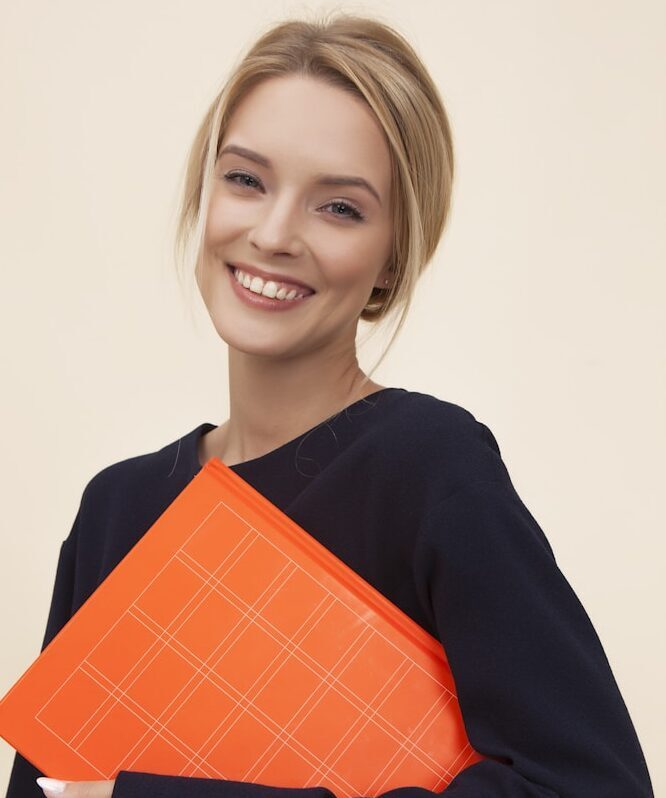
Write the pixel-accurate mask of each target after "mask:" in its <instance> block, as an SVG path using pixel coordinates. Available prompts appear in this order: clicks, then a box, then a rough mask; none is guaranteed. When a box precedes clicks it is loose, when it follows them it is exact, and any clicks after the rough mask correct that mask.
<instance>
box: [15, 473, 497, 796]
mask: <svg viewBox="0 0 666 798" xmlns="http://www.w3.org/2000/svg"><path fill="white" fill-rule="evenodd" d="M0 735H1V736H2V737H4V738H5V740H6V741H7V742H8V743H9V744H10V745H11V746H12V747H14V748H15V749H17V750H18V751H20V752H21V754H22V755H23V756H24V757H25V758H26V759H28V760H29V761H30V762H32V763H33V764H34V765H35V766H36V767H37V768H39V770H41V771H42V772H43V773H45V774H46V775H48V776H50V777H53V778H57V779H65V780H68V779H69V780H98V779H112V778H114V777H115V776H116V775H117V773H118V771H119V770H133V771H142V772H147V773H161V774H166V775H176V776H193V777H203V778H216V779H228V780H235V781H250V782H255V783H259V784H267V785H273V786H280V787H311V786H323V787H327V788H328V789H330V790H331V791H332V792H333V793H334V794H335V795H337V796H339V798H348V797H349V796H358V795H364V796H376V795H378V794H380V793H382V792H384V791H386V790H389V789H392V788H395V787H399V786H408V785H410V786H421V787H424V788H427V789H430V790H442V789H443V788H444V787H446V786H447V785H448V784H449V782H450V781H451V780H452V779H453V778H454V777H455V776H456V775H457V774H458V773H459V772H460V771H461V770H463V769H464V768H465V767H467V766H469V765H470V764H472V763H474V762H477V761H480V760H481V759H483V757H482V756H481V755H480V754H479V753H478V752H476V751H475V750H474V749H473V748H472V747H471V745H470V743H469V741H468V739H467V736H466V733H465V728H464V725H463V720H462V716H461V713H460V708H459V705H458V700H457V697H456V690H455V685H454V682H453V678H452V675H451V671H450V669H449V666H448V663H447V660H446V657H445V654H444V651H443V649H442V646H441V644H440V643H439V642H438V641H437V640H435V639H434V638H433V637H431V636H430V635H429V634H428V633H427V632H425V631H424V630H423V629H422V628H421V627H420V626H419V625H418V624H416V623H415V622H414V621H413V620H412V619H411V618H409V617H408V616H407V615H405V614H404V613H403V612H402V611H401V610H400V609H398V608H397V607H396V606H395V605H393V604H392V603H391V602H390V601H388V600H387V599H386V598H385V597H384V596H383V595H381V594H380V593H379V592H378V591H377V590H375V589H374V588H373V587H372V586H371V585H369V584H368V583H367V582H366V581H365V580H363V579H362V578H361V577H360V576H359V575H358V574H357V573H355V572H354V571H353V570H352V569H351V568H349V567H348V566H347V565H345V564H344V563H343V562H341V561H340V560H339V559H338V558H337V557H335V556H334V555H333V554H332V553H331V552H330V551H329V550H328V549H326V548H325V547H324V546H322V545H321V544H320V543H319V542H318V541H316V540H315V539H314V538H313V537H311V536H310V535H309V534H308V533H307V532H306V531H305V530H304V529H302V528H301V527H300V526H298V525H297V524H296V523H295V522H294V521H292V520H291V519H290V518H289V517H288V516H287V515H285V514H284V513H283V512H282V511H281V510H280V509H279V508H277V507H276V506H275V505H274V504H272V503H271V502H270V501H269V500H268V499H266V498H265V497H264V496H262V495H261V494H260V493H259V492H258V491H256V490H255V489H254V488H253V487H252V486H251V485H249V484H248V483H247V482H245V480H243V479H242V478H241V477H239V476H238V475H237V474H236V473H235V472H234V471H232V470H231V469H230V468H228V467H227V466H226V465H224V464H223V463H222V462H221V461H220V460H219V459H217V458H211V459H210V460H209V461H208V462H207V463H206V465H205V466H204V467H203V468H202V469H201V471H199V473H198V474H197V475H196V476H195V477H194V478H193V479H192V480H191V481H190V482H189V484H188V485H187V486H186V487H185V489H184V490H183V491H182V492H181V493H180V494H179V495H178V496H177V497H176V499H175V500H174V501H173V502H172V503H171V505H170V506H169V507H168V508H167V509H166V510H165V511H164V512H163V513H162V515H161V516H160V517H159V518H158V519H157V521H156V522H155V523H154V524H153V525H152V526H151V527H150V529H149V530H148V531H147V532H146V534H145V535H144V536H143V537H142V538H141V539H140V540H139V542H138V543H137V544H136V545H135V546H134V547H133V548H132V550H131V551H130V552H129V553H128V554H127V556H126V557H125V558H124V559H123V560H122V561H121V562H120V563H119V564H118V566H117V567H116V568H115V569H114V570H113V571H112V572H111V573H110V574H109V576H108V577H107V578H106V579H105V580H104V582H102V584H101V585H100V586H99V587H98V588H97V590H95V592H94V593H93V594H92V595H91V596H90V597H89V598H88V600H87V601H86V602H85V603H84V604H83V605H82V606H81V607H80V609H79V610H78V611H77V612H76V613H75V615H74V616H72V618H71V619H70V620H69V621H68V622H67V623H66V624H65V626H64V627H63V628H62V629H61V630H60V632H59V633H58V634H57V635H56V636H55V637H54V638H53V640H52V641H51V642H50V643H49V645H48V646H47V647H46V648H45V649H44V650H43V651H42V653H41V654H40V655H39V657H38V658H37V659H36V660H35V661H34V662H33V664H32V665H31V666H30V667H29V668H28V670H27V671H26V672H25V673H24V674H23V676H22V677H21V678H20V679H19V680H18V681H17V682H16V684H15V685H14V686H13V687H12V688H11V689H10V690H9V692H8V693H7V694H6V695H5V696H4V698H3V699H2V701H0Z"/></svg>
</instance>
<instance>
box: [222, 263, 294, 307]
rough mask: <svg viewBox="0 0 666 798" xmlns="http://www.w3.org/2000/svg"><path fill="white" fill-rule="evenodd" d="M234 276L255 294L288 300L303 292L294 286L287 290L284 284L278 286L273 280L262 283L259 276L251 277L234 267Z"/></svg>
mask: <svg viewBox="0 0 666 798" xmlns="http://www.w3.org/2000/svg"><path fill="white" fill-rule="evenodd" d="M234 277H235V278H236V281H237V282H239V283H240V284H241V285H242V286H243V287H244V288H249V289H250V291H252V292H253V293H255V294H261V295H262V296H266V297H269V298H270V299H280V300H290V299H296V298H299V299H300V298H301V297H303V296H305V294H299V293H298V291H297V290H296V289H295V288H292V289H291V290H289V291H288V290H287V289H286V288H285V287H284V286H281V287H280V288H278V284H277V283H276V282H274V281H273V280H268V281H267V282H265V283H264V281H263V280H262V279H261V277H254V276H253V277H251V276H250V275H249V274H247V273H246V272H243V271H241V270H240V269H236V268H234Z"/></svg>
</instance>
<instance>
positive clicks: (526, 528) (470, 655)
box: [415, 478, 653, 798]
mask: <svg viewBox="0 0 666 798" xmlns="http://www.w3.org/2000/svg"><path fill="white" fill-rule="evenodd" d="M417 552H418V554H417V557H416V560H415V562H416V565H415V568H416V571H417V573H416V579H417V582H418V583H419V584H420V585H421V586H422V590H423V595H422V600H423V601H424V602H425V603H426V604H427V605H428V609H429V612H430V613H431V617H432V623H433V626H434V628H436V629H437V630H438V635H439V638H440V640H441V641H442V644H443V647H444V650H445V652H446V655H447V657H448V660H449V664H450V667H451V671H452V674H453V677H454V681H455V684H456V690H457V693H458V699H459V704H460V709H461V713H462V716H463V720H464V723H465V728H466V730H467V736H468V738H469V740H470V743H471V744H472V746H473V747H474V748H475V749H476V750H477V751H478V752H479V753H481V754H483V755H485V756H487V757H490V758H488V759H486V760H484V761H481V762H478V763H476V764H474V765H471V766H470V767H468V768H467V769H466V770H464V771H462V772H461V773H459V774H458V776H457V777H456V778H455V779H454V780H453V781H452V782H451V783H450V784H449V785H448V787H447V789H446V790H445V791H444V792H445V794H446V795H449V794H450V795H451V796H452V797H453V796H455V798H500V796H501V797H502V798H504V796H509V795H510V796H511V798H528V797H529V798H554V797H555V796H567V798H589V796H591V795H599V796H601V795H603V796H604V798H627V797H628V796H632V797H633V798H652V796H653V792H652V787H651V783H650V777H649V775H648V770H647V765H646V762H645V759H644V756H643V752H642V750H641V747H640V744H639V741H638V739H637V736H636V732H635V729H634V726H633V724H632V721H631V719H630V717H629V714H628V711H627V707H626V705H625V703H624V701H623V699H622V696H621V694H620V691H619V689H618V686H617V683H616V681H615V679H614V676H613V674H612V672H611V668H610V665H609V663H608V660H607V658H606V655H605V653H604V650H603V648H602V645H601V643H600V641H599V638H598V637H597V634H596V632H595V630H594V628H593V626H592V623H591V621H590V618H589V617H588V615H587V613H586V612H585V610H584V608H583V606H582V605H581V603H580V601H579V599H578V598H577V596H576V594H575V593H574V591H573V589H572V587H571V586H570V584H569V583H568V581H567V579H566V578H565V577H564V575H563V574H562V572H561V571H560V569H559V568H558V566H557V564H556V561H555V557H554V555H553V552H552V549H551V547H550V545H549V543H548V541H547V539H546V537H545V535H544V533H543V531H542V530H541V528H540V527H539V525H538V524H537V522H536V520H535V519H534V517H533V516H532V515H531V514H530V512H529V511H528V509H527V508H526V507H525V505H524V504H523V502H522V501H521V499H520V497H519V496H518V494H517V493H516V491H515V489H514V488H513V486H512V484H511V482H510V480H509V479H508V478H507V479H502V480H498V481H493V480H487V481H486V480H483V481H476V482H473V483H471V484H466V485H464V486H462V487H460V488H458V489H457V490H455V491H454V492H453V493H451V494H449V496H448V497H447V498H445V499H444V500H442V501H441V502H440V503H439V504H438V505H436V507H435V508H434V510H433V511H432V512H431V513H429V515H428V517H427V519H426V521H425V523H424V525H423V528H422V530H421V535H420V539H419V544H418V548H417Z"/></svg>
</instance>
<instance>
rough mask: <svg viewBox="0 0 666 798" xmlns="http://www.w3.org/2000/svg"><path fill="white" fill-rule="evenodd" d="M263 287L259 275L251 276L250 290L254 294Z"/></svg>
mask: <svg viewBox="0 0 666 798" xmlns="http://www.w3.org/2000/svg"><path fill="white" fill-rule="evenodd" d="M263 287H264V281H263V280H262V279H261V277H253V278H252V282H251V283H250V291H252V292H253V293H255V294H260V293H261V289H262V288H263Z"/></svg>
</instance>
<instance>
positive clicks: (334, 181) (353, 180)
mask: <svg viewBox="0 0 666 798" xmlns="http://www.w3.org/2000/svg"><path fill="white" fill-rule="evenodd" d="M225 152H230V153H233V154H234V155H240V156H242V157H243V158H247V159H248V160H250V161H254V162H255V163H258V164H259V165H260V166H264V167H266V169H271V168H272V166H271V162H270V161H269V160H268V158H266V157H265V156H263V155H260V154H259V153H258V152H255V151H254V150H249V149H248V148H247V147H241V146H239V145H238V144H228V145H227V146H226V147H224V148H223V149H222V150H220V153H219V155H218V158H219V157H220V156H222V155H224V153H225ZM316 182H317V184H318V185H320V186H359V187H360V188H364V189H366V191H369V192H370V193H371V194H372V195H373V197H374V198H375V199H376V200H377V202H378V203H379V204H380V205H381V204H382V200H381V198H380V196H379V193H378V192H377V190H376V189H375V188H374V186H373V185H372V184H371V183H370V182H368V181H367V180H366V179H365V178H364V177H354V176H351V175H317V177H316Z"/></svg>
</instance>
